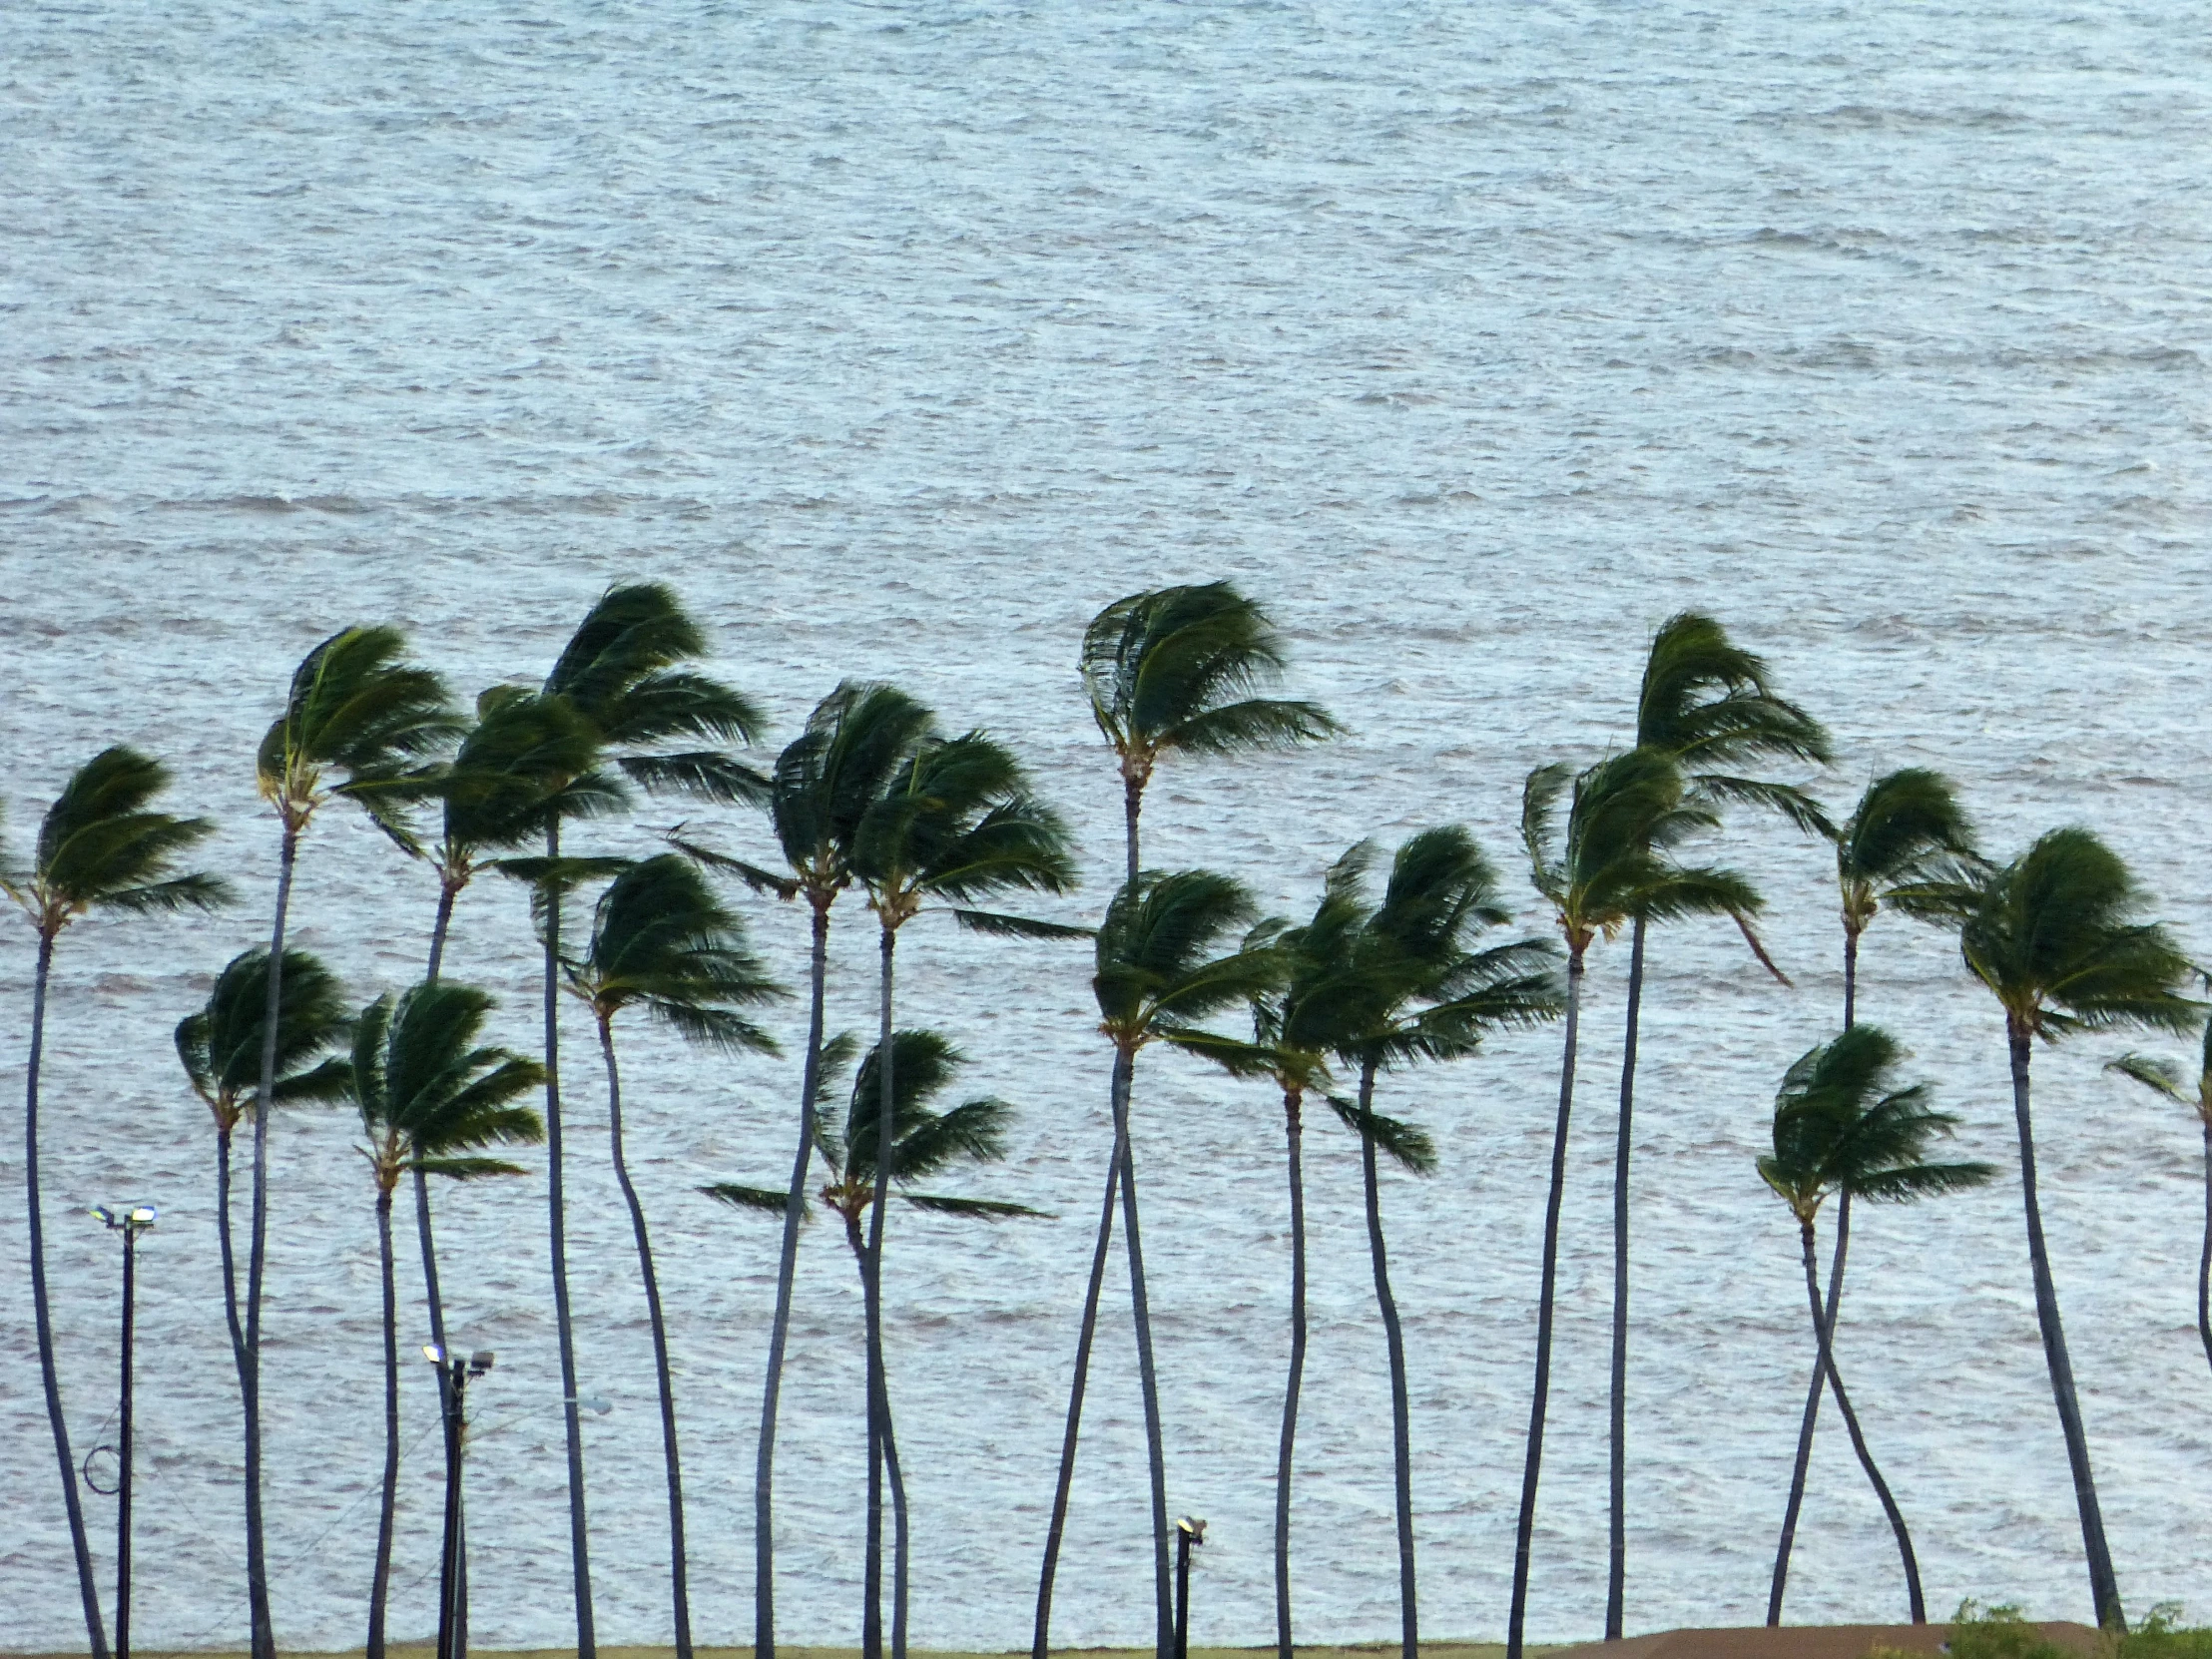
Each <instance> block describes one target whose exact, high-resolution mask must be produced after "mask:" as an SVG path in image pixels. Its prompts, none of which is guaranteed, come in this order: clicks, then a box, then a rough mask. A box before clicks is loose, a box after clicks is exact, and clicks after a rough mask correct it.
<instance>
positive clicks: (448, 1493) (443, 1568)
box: [422, 1343, 492, 1659]
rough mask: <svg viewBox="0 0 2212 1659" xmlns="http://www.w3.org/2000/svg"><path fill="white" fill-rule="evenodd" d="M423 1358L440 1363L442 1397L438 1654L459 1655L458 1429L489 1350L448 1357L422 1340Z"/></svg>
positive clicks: (441, 1657)
mask: <svg viewBox="0 0 2212 1659" xmlns="http://www.w3.org/2000/svg"><path fill="white" fill-rule="evenodd" d="M422 1357H423V1358H424V1359H425V1360H427V1361H429V1362H430V1364H431V1365H433V1366H435V1367H437V1368H438V1376H439V1379H440V1382H441V1384H442V1385H441V1386H440V1388H439V1390H438V1391H439V1393H440V1394H442V1395H443V1396H444V1402H445V1551H444V1554H443V1556H442V1558H441V1560H440V1563H439V1567H438V1655H437V1659H463V1655H464V1654H465V1652H466V1649H467V1646H468V1638H467V1637H466V1636H465V1635H463V1634H462V1631H461V1621H460V1588H461V1432H462V1430H463V1429H464V1428H465V1427H466V1426H467V1417H466V1415H465V1413H464V1411H463V1399H464V1392H465V1390H466V1389H467V1387H468V1384H469V1383H471V1382H472V1381H474V1380H475V1379H476V1378H479V1377H481V1376H483V1375H484V1373H486V1372H488V1371H490V1370H491V1366H492V1353H491V1350H490V1349H488V1348H480V1349H478V1350H477V1351H476V1352H475V1353H474V1354H471V1355H470V1356H469V1357H468V1358H467V1359H465V1360H464V1359H462V1358H461V1357H460V1356H459V1355H458V1354H455V1355H454V1356H453V1357H452V1358H451V1359H448V1358H447V1357H446V1351H445V1350H444V1349H442V1348H440V1347H438V1346H437V1345H436V1344H434V1343H433V1344H425V1345H424V1346H423V1350H422Z"/></svg>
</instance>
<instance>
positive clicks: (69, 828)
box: [0, 745, 231, 939]
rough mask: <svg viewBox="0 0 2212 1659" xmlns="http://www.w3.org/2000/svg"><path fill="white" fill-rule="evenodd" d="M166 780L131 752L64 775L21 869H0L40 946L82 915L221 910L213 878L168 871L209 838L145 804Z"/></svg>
mask: <svg viewBox="0 0 2212 1659" xmlns="http://www.w3.org/2000/svg"><path fill="white" fill-rule="evenodd" d="M168 787H169V771H168V769H167V768H166V767H164V766H163V765H162V764H161V763H160V762H159V761H156V760H153V759H152V758H151V757H149V756H145V755H142V754H140V753H139V752H138V751H137V750H135V749H129V748H125V747H123V746H122V745H117V746H116V747H114V748H111V749H103V750H102V751H101V752H100V753H99V754H97V755H95V756H94V757H93V758H92V759H91V760H89V761H87V762H86V763H85V764H84V765H83V766H81V767H79V768H78V769H77V771H76V772H75V773H74V774H72V775H71V777H70V779H69V782H68V783H66V784H65V785H63V786H62V792H61V794H60V795H59V796H57V797H56V798H55V800H54V804H53V806H51V807H49V808H48V809H47V811H46V817H45V818H44V819H43V820H42V821H41V822H40V824H39V831H38V842H37V848H36V851H35V852H34V854H33V859H32V863H31V866H30V867H29V868H28V869H0V892H5V893H6V894H7V895H8V896H9V897H10V898H12V899H14V900H15V902H16V903H17V905H19V906H20V907H21V908H22V911H23V913H24V916H25V917H26V918H27V919H28V920H29V921H30V923H31V925H32V927H33V928H34V929H36V930H37V932H38V934H39V936H40V937H41V938H42V939H52V938H54V937H55V936H56V935H58V934H59V933H60V932H61V931H62V929H63V928H65V927H67V926H68V925H69V924H70V923H71V922H73V921H76V920H77V919H78V918H79V917H81V916H83V915H85V914H86V913H87V912H88V911H91V910H95V909H114V910H185V909H211V908H213V907H214V906H216V905H218V904H224V903H228V902H229V901H230V897H231V893H230V888H229V887H228V886H227V885H226V884H225V883H224V882H223V881H221V880H219V879H218V878H217V877H215V876H213V875H204V874H199V873H189V874H179V873H177V861H178V859H179V858H181V857H183V856H184V854H185V852H186V851H187V849H189V848H190V847H192V846H193V845H195V844H196V843H197V842H199V841H200V840H202V839H204V838H205V837H206V836H207V835H208V834H209V833H211V832H212V831H213V830H214V828H215V826H214V825H212V824H210V823H209V822H208V821H207V820H206V819H198V818H174V817H172V816H171V815H170V814H168V813H160V812H155V811H153V810H152V809H151V807H150V803H151V802H152V801H153V800H154V798H155V797H156V796H158V795H160V794H161V793H162V791H163V790H165V789H167V788H168Z"/></svg>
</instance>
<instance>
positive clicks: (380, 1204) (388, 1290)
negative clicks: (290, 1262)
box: [367, 1189, 445, 1659]
mask: <svg viewBox="0 0 2212 1659" xmlns="http://www.w3.org/2000/svg"><path fill="white" fill-rule="evenodd" d="M376 1252H377V1259H378V1261H379V1263H380V1265H381V1266H382V1269H383V1280H384V1487H383V1494H382V1499H381V1501H380V1502H379V1503H378V1505H377V1509H376V1570H375V1572H374V1574H373V1575H372V1576H371V1577H370V1579H369V1584H368V1653H367V1659H384V1602H385V1599H386V1597H387V1595H388V1594H389V1592H390V1588H391V1535H392V1525H393V1522H394V1519H395V1516H396V1511H397V1508H398V1503H399V1292H398V1286H397V1284H396V1283H395V1276H394V1274H393V1272H392V1260H391V1194H390V1193H389V1192H388V1191H384V1190H381V1189H380V1190H379V1191H378V1192H377V1194H376ZM442 1348H443V1345H442V1344H441V1345H440V1349H441V1351H442ZM438 1369H439V1370H440V1371H441V1372H442V1371H443V1370H444V1369H445V1368H444V1366H442V1365H440V1366H439V1368H438Z"/></svg>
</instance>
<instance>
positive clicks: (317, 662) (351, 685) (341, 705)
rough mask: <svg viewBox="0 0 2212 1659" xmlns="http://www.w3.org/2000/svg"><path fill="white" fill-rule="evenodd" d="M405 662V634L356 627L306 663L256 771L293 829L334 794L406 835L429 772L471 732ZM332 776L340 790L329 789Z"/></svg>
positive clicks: (432, 678) (427, 676) (432, 684)
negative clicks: (432, 760)
mask: <svg viewBox="0 0 2212 1659" xmlns="http://www.w3.org/2000/svg"><path fill="white" fill-rule="evenodd" d="M405 655H406V641H405V638H404V637H403V636H402V635H401V634H400V632H399V630H398V629H396V628H384V627H356V628H347V629H343V630H341V631H340V632H338V633H335V634H332V635H331V636H330V637H329V638H328V639H326V640H324V641H322V642H321V644H319V645H317V646H316V647H315V648H314V649H313V650H312V651H310V652H308V653H307V655H306V657H305V658H304V659H302V660H301V662H300V664H299V667H298V668H297V669H296V670H295V671H294V672H293V674H292V677H291V688H290V691H289V693H288V694H287V696H286V698H285V700H284V710H283V713H281V714H279V715H278V716H277V719H276V720H275V721H274V722H273V723H272V724H271V725H270V728H269V730H268V732H267V733H266V734H264V736H263V738H262V744H261V749H260V751H259V753H258V755H257V757H256V764H255V770H256V774H257V776H258V778H259V779H260V783H261V790H262V794H263V796H264V797H265V798H266V799H268V800H269V801H271V802H272V803H274V804H275V805H276V806H277V809H278V811H280V812H281V813H283V814H284V816H285V819H286V822H287V823H294V824H297V823H303V822H304V821H305V819H306V817H307V816H308V815H309V814H311V813H312V812H313V811H314V809H315V808H316V806H317V805H319V804H320V802H321V801H322V799H323V798H324V796H325V795H334V796H343V797H348V798H350V799H352V800H354V801H355V802H356V803H357V804H358V805H359V806H360V807H361V808H362V809H363V810H364V811H366V812H367V813H368V815H369V817H370V818H371V819H372V820H374V821H375V822H376V824H377V825H378V827H379V828H380V829H383V830H385V831H386V832H387V833H395V834H399V835H404V832H405V831H404V826H403V825H402V824H401V823H400V820H399V816H398V815H399V814H400V813H401V812H402V811H403V809H404V808H405V806H406V805H408V804H409V803H411V802H413V801H416V800H419V799H421V797H422V796H423V795H424V794H426V793H429V791H430V790H431V789H432V787H433V786H434V782H435V777H434V772H433V770H432V769H431V768H429V767H427V766H425V765H423V764H422V763H423V762H424V761H425V760H426V758H428V757H431V756H434V755H436V754H438V753H439V752H441V751H442V750H444V749H445V748H447V747H448V746H449V745H451V744H452V743H453V742H454V741H455V739H457V738H458V737H459V735H460V732H461V728H462V724H463V723H462V721H461V719H460V716H459V715H458V713H457V712H456V711H455V710H454V708H453V706H452V702H451V700H450V698H449V697H448V696H447V695H446V690H445V683H444V682H443V681H442V680H440V679H439V678H438V677H437V676H436V675H435V674H433V673H431V672H430V671H429V670H428V669H425V668H419V667H416V666H415V665H413V664H410V663H408V662H406V661H405V660H404V659H405ZM332 773H334V774H336V775H337V777H338V782H337V783H336V784H334V785H330V786H328V787H327V788H325V786H324V778H325V776H326V775H327V774H332Z"/></svg>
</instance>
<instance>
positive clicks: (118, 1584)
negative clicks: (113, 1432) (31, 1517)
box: [92, 1204, 161, 1659]
mask: <svg viewBox="0 0 2212 1659" xmlns="http://www.w3.org/2000/svg"><path fill="white" fill-rule="evenodd" d="M92 1214H93V1217H94V1218H95V1219H96V1220H97V1221H99V1222H100V1223H101V1224H102V1225H103V1226H105V1227H106V1228H107V1229H108V1231H109V1232H111V1233H121V1234H122V1235H123V1398H122V1403H121V1405H120V1407H119V1409H118V1412H117V1414H118V1415H119V1416H121V1418H122V1419H123V1423H122V1435H123V1450H122V1457H121V1461H122V1464H123V1472H122V1475H121V1477H120V1478H119V1479H118V1481H117V1483H116V1505H115V1533H116V1538H115V1652H116V1659H131V1336H132V1328H133V1326H134V1325H135V1323H136V1313H137V1307H138V1236H139V1235H140V1234H141V1233H143V1232H145V1231H146V1230H147V1229H148V1228H149V1227H152V1226H153V1225H154V1223H155V1222H156V1221H157V1220H159V1219H160V1216H161V1212H160V1211H159V1210H157V1209H155V1208H154V1206H153V1205H151V1204H137V1205H133V1206H132V1207H131V1208H130V1209H128V1210H119V1209H116V1208H115V1207H113V1206H111V1205H107V1204H99V1205H95V1206H94V1207H93V1211H92Z"/></svg>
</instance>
